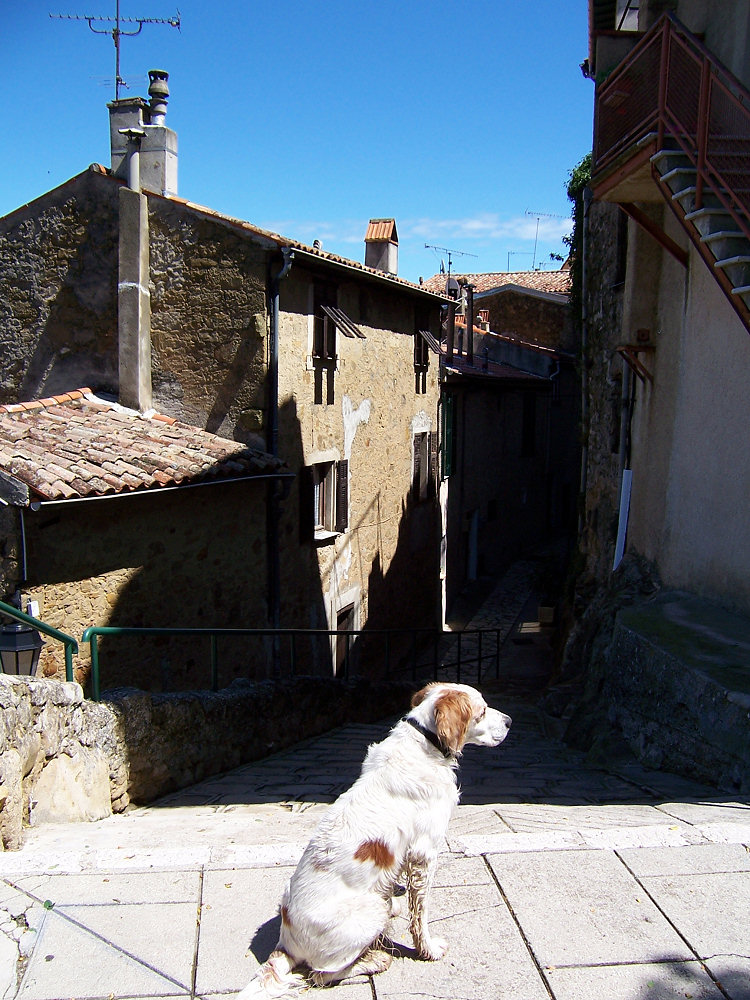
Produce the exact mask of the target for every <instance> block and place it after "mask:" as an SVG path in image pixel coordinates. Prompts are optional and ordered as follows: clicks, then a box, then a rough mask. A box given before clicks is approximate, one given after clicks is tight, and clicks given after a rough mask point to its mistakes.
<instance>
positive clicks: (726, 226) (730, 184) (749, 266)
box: [592, 15, 750, 331]
mask: <svg viewBox="0 0 750 1000" xmlns="http://www.w3.org/2000/svg"><path fill="white" fill-rule="evenodd" d="M647 175H650V176H649V178H648V179H649V180H650V182H651V183H648V184H644V181H645V180H646V177H647ZM592 187H593V189H594V195H595V197H597V196H600V193H601V195H603V196H604V197H605V198H607V200H610V201H619V202H621V203H630V202H637V201H652V200H656V198H658V197H660V196H663V197H664V198H665V199H666V202H667V204H668V205H669V206H670V208H671V209H672V211H673V212H674V213H675V215H676V216H677V218H678V219H679V220H680V222H681V224H682V225H683V226H684V228H685V231H686V232H687V234H688V235H689V237H690V239H691V240H692V242H693V244H694V245H695V247H696V249H697V250H698V252H699V253H700V255H701V257H702V258H703V260H704V261H705V263H706V265H707V266H708V267H709V268H710V269H711V271H712V273H713V274H714V276H715V278H716V281H717V282H718V283H719V285H720V286H721V288H722V290H723V291H724V293H725V295H726V297H727V299H728V301H729V302H730V303H731V305H732V307H733V308H734V309H735V311H736V312H737V314H738V315H739V317H740V318H741V320H742V322H743V323H744V325H745V327H746V329H747V330H748V331H750V91H748V90H747V89H746V88H745V87H744V86H743V84H741V83H740V82H739V81H738V80H737V79H736V78H735V77H734V76H733V75H732V74H731V73H730V72H729V71H728V70H727V69H725V68H724V67H723V66H722V65H721V63H719V61H718V60H717V59H716V58H715V57H714V56H713V55H712V53H711V52H710V51H709V50H708V49H707V48H706V47H705V46H704V45H703V44H702V43H701V42H700V40H699V39H698V38H696V37H695V36H694V35H692V34H691V33H690V32H689V31H688V30H687V29H686V28H684V27H683V26H682V25H681V24H680V23H679V21H677V20H676V18H674V17H672V16H671V15H665V16H664V17H663V18H661V19H660V21H659V22H657V24H656V25H654V27H653V28H652V29H651V31H649V32H648V33H647V34H646V35H644V36H643V38H642V39H641V40H640V41H639V42H638V44H637V45H636V46H635V48H634V49H633V50H632V51H631V52H630V54H629V55H628V56H627V58H626V59H625V60H623V62H622V63H621V64H620V65H619V66H618V67H617V69H616V70H615V71H614V73H612V74H611V76H610V77H608V79H607V80H606V81H605V83H604V84H603V85H601V87H600V88H599V90H598V92H597V100H596V118H595V128H594V160H593V175H592ZM657 191H658V192H660V195H659V194H655V192H657ZM652 192H654V194H652ZM664 239H665V240H668V237H666V235H665V237H664ZM665 245H666V243H665Z"/></svg>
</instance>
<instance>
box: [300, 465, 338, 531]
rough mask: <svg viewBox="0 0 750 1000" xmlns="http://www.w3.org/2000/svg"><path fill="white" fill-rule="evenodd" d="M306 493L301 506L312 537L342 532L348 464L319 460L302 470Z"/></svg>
mask: <svg viewBox="0 0 750 1000" xmlns="http://www.w3.org/2000/svg"><path fill="white" fill-rule="evenodd" d="M305 472H306V473H307V476H308V478H309V484H310V486H309V492H308V496H307V497H306V498H303V500H302V505H303V511H304V517H305V521H306V523H307V524H308V525H309V527H310V528H311V531H308V532H306V534H308V535H309V534H312V535H313V537H316V538H320V537H322V536H326V535H330V534H335V533H338V534H340V533H341V532H344V531H346V529H347V527H348V526H349V463H348V462H346V461H342V462H320V463H318V464H317V465H311V466H308V467H307V468H306V470H305Z"/></svg>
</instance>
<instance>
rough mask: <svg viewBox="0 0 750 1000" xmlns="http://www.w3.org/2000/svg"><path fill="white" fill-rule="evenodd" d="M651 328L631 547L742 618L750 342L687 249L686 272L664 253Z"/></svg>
mask: <svg viewBox="0 0 750 1000" xmlns="http://www.w3.org/2000/svg"><path fill="white" fill-rule="evenodd" d="M671 235H673V236H674V237H677V236H679V233H677V232H672V233H671ZM644 265H645V266H646V271H645V273H648V266H647V265H648V260H647V259H644V260H642V261H639V270H638V273H640V274H641V275H642V274H643V273H644V271H643V270H642V267H643V266H644ZM655 320H656V327H657V333H656V351H655V353H654V357H653V367H654V382H653V385H645V386H641V385H640V384H639V390H640V391H641V398H640V400H639V401H638V403H637V404H636V417H635V420H634V449H633V470H634V472H633V498H632V508H631V521H630V525H629V544H630V545H632V546H633V547H634V548H635V549H636V550H637V551H639V552H640V553H641V554H643V555H645V556H646V557H647V558H648V559H649V560H652V561H654V562H655V563H656V564H657V566H658V569H659V573H660V575H661V577H662V579H663V582H664V584H665V585H666V586H668V587H675V588H682V589H685V590H690V591H692V592H693V593H696V594H698V595H700V596H702V597H707V598H710V599H713V600H716V601H718V602H719V603H722V604H724V605H725V606H728V607H732V608H735V609H738V610H745V611H747V610H750V583H749V582H748V581H749V580H750V573H749V572H748V571H749V570H750V561H749V559H748V552H750V522H749V521H748V518H747V484H748V482H750V455H748V453H747V449H746V448H745V447H744V445H743V428H744V427H746V426H747V424H748V420H750V400H749V399H748V394H747V379H746V373H747V371H748V367H749V365H750V336H749V335H748V334H747V332H746V331H745V330H744V328H743V326H742V324H741V323H740V321H739V320H738V319H737V318H736V316H735V314H734V313H733V311H732V310H731V308H730V307H729V305H728V304H727V303H726V302H725V300H724V297H723V296H722V294H721V291H720V289H719V287H718V285H717V284H716V283H715V281H714V280H713V278H712V276H711V274H710V273H709V272H708V270H707V268H706V266H705V264H704V263H703V261H702V260H701V259H700V257H699V256H698V255H697V254H696V253H695V252H694V251H692V250H691V254H690V267H689V271H688V272H686V271H685V269H683V268H682V267H681V266H680V265H679V264H677V263H676V262H674V261H672V259H671V258H669V257H668V256H667V255H664V260H663V267H662V273H661V281H660V283H659V295H658V303H657V311H656V316H655Z"/></svg>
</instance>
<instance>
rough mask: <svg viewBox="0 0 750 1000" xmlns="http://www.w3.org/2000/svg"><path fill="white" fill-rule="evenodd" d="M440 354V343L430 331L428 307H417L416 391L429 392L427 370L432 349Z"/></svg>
mask: <svg viewBox="0 0 750 1000" xmlns="http://www.w3.org/2000/svg"><path fill="white" fill-rule="evenodd" d="M431 350H433V351H434V352H435V353H436V354H440V343H439V342H438V340H437V338H436V337H434V336H433V334H432V333H430V314H429V311H428V310H426V309H417V310H416V313H415V317H414V391H415V392H416V393H425V392H427V372H428V370H429V367H430V351H431Z"/></svg>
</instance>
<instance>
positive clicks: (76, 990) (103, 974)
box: [18, 910, 194, 1000]
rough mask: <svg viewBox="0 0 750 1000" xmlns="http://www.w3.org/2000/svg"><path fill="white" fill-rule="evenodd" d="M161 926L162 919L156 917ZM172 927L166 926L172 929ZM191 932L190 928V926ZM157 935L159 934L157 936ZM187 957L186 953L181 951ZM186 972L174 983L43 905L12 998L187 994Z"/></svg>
mask: <svg viewBox="0 0 750 1000" xmlns="http://www.w3.org/2000/svg"><path fill="white" fill-rule="evenodd" d="M161 926H162V927H164V926H165V924H164V923H163V922H162V923H161ZM178 929H179V930H182V928H177V929H174V930H172V931H171V933H172V934H176V932H177V930H178ZM190 930H191V931H192V934H191V935H190V937H192V936H193V935H194V921H193V928H190ZM160 937H163V934H162V935H160ZM186 959H187V956H186ZM182 971H183V972H184V973H187V975H186V976H185V977H184V978H182V979H181V980H180V981H178V982H175V981H174V980H172V979H170V978H168V977H167V976H166V975H165V974H164V973H163V972H161V971H157V969H156V968H154V967H153V966H149V965H147V964H145V963H144V962H143V961H142V960H141V959H139V958H138V957H136V956H134V955H133V954H129V953H127V952H126V951H124V950H123V948H122V947H121V945H120V944H119V942H112V941H111V940H109V939H107V938H106V937H103V936H101V935H99V934H96V933H91V930H90V928H88V927H86V926H81V925H79V924H78V923H77V922H76V921H75V920H74V918H73V915H72V914H70V913H65V912H64V911H63V910H61V911H60V912H56V911H55V910H49V911H47V913H46V917H45V920H44V923H43V925H42V927H41V929H40V932H39V940H38V943H37V945H36V947H35V949H34V952H33V954H32V956H31V959H30V961H29V966H28V968H27V969H26V972H25V975H24V977H23V982H22V984H21V987H20V989H19V991H18V1000H59V998H61V997H76V998H77V1000H88V998H94V997H96V998H98V997H108V996H110V995H111V994H114V995H115V996H117V997H118V998H119V997H125V996H134V997H135V996H141V997H166V996H172V995H178V996H189V995H190V964H189V961H188V964H187V965H186V966H184V967H183V970H182Z"/></svg>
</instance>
